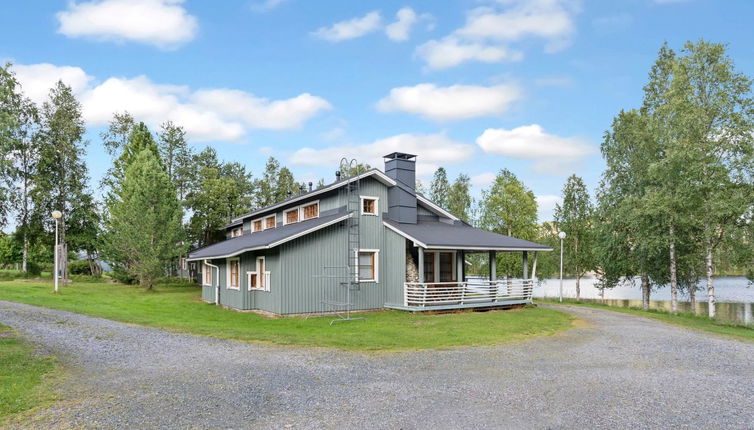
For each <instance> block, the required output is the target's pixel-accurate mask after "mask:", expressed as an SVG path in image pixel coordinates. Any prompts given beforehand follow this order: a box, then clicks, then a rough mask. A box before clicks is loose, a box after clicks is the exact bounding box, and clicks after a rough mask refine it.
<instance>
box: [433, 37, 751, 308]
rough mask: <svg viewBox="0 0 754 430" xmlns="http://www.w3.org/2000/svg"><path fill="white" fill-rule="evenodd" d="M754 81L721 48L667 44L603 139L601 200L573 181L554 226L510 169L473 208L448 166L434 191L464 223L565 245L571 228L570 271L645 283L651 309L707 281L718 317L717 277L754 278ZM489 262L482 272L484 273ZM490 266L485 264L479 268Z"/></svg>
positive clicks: (502, 267)
mask: <svg viewBox="0 0 754 430" xmlns="http://www.w3.org/2000/svg"><path fill="white" fill-rule="evenodd" d="M751 84H752V82H751V79H750V78H749V77H747V76H745V75H744V74H742V73H739V72H737V71H736V69H735V66H734V64H733V61H732V60H731V59H730V57H729V56H728V55H727V54H726V47H725V45H723V44H717V43H710V42H706V41H704V40H701V41H699V42H696V43H691V42H688V43H686V44H685V45H684V47H683V49H682V50H681V51H680V52H675V51H674V50H672V49H671V48H669V47H668V46H667V45H664V46H663V47H662V48H661V49H660V51H659V54H658V58H657V60H656V62H655V63H654V65H653V66H652V68H651V71H650V73H649V79H648V82H647V84H646V85H645V86H644V89H643V92H644V97H643V101H642V105H641V106H640V107H638V108H635V109H629V110H622V111H620V112H619V113H618V115H617V116H616V117H615V119H614V120H613V122H612V125H611V127H610V128H609V129H608V130H607V131H606V132H605V136H604V140H603V142H602V145H601V153H602V156H603V158H604V160H605V163H606V169H605V171H604V172H603V173H602V178H601V181H600V183H599V186H598V188H597V190H596V193H595V196H594V199H592V197H591V196H590V194H589V191H588V189H587V187H586V185H585V184H584V181H583V180H582V179H581V178H580V177H578V176H576V175H572V176H570V177H569V178H568V179H567V181H566V183H565V185H564V187H563V191H562V203H560V204H558V205H557V206H556V208H555V213H554V220H553V222H545V223H542V224H538V223H537V215H536V213H537V203H536V200H535V197H534V194H533V193H532V192H531V190H529V189H528V188H527V187H526V186H525V185H524V184H523V183H522V182H521V181H520V180H518V178H516V176H515V175H514V174H512V173H511V172H510V171H508V170H505V169H504V170H501V171H500V172H499V173H498V174H497V176H496V178H495V181H494V182H493V184H492V185H491V186H490V187H489V188H487V189H486V190H484V191H483V192H482V196H481V198H480V200H479V201H478V202H475V203H472V201H471V198H470V195H469V193H468V177H467V176H466V175H459V177H458V178H457V179H456V181H455V182H454V183H452V184H451V183H450V182H449V181H448V179H447V173H446V171H445V170H444V169H442V168H440V169H438V170H437V172H436V173H435V176H434V178H433V181H432V183H431V185H430V189H429V194H430V196H431V197H432V198H433V199H434V200H435V201H436V202H438V203H440V204H442V205H444V207H445V208H447V209H449V210H451V212H454V213H455V214H456V215H458V216H459V217H460V218H462V219H463V220H465V221H467V222H470V223H472V224H474V225H477V226H479V227H482V228H486V229H489V230H492V231H495V232H497V233H501V234H505V235H509V236H515V237H518V238H521V239H527V240H535V241H539V242H541V243H545V244H549V245H550V246H552V247H553V248H554V249H558V248H559V245H560V242H559V241H560V240H559V239H558V237H557V233H558V232H560V231H564V232H566V234H567V236H566V238H565V240H564V244H563V245H564V266H565V268H566V271H567V273H568V274H570V275H571V276H573V277H575V278H576V295H577V298H578V297H579V296H580V280H581V278H582V277H583V276H584V275H585V274H586V273H589V272H593V273H595V274H596V276H597V279H598V282H597V287H598V288H600V289H601V290H602V291H603V292H604V289H608V288H613V287H615V286H617V285H619V284H621V283H634V282H637V283H638V284H639V286H640V288H641V291H642V301H643V306H644V308H645V309H647V308H648V307H649V300H650V295H651V292H652V290H653V289H656V288H658V287H660V286H665V285H669V286H670V291H671V309H672V311H673V312H676V311H677V310H678V294H679V292H681V291H685V292H687V293H688V295H689V297H690V301H691V306H692V309H694V308H695V305H696V294H697V288H698V285H699V283H700V281H703V282H704V284H705V292H706V296H707V302H708V304H709V306H708V308H709V315H710V316H711V317H714V316H715V302H716V299H715V291H714V279H713V277H714V275H715V273H718V272H719V271H720V270H723V271H739V272H740V273H742V274H745V275H747V276H748V277H749V278H750V279H752V278H754V220H753V219H754V179H753V178H754V140H753V136H754V98H752V94H751ZM542 257H543V258H542V259H540V262H539V267H538V273H539V274H540V275H541V276H544V277H547V276H550V275H552V274H554V273H555V272H556V270H557V266H558V263H559V261H558V259H559V255H558V253H556V252H553V253H550V254H547V253H545V255H543V256H542ZM483 264H484V263H479V264H478V265H480V266H483ZM521 264H522V263H521V261H520V256H515V257H514V256H511V255H503V256H499V257H498V261H497V270H498V273H504V274H508V275H510V274H520V273H521ZM480 269H482V270H485V269H486V267H480Z"/></svg>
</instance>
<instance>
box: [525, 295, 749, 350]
mask: <svg viewBox="0 0 754 430" xmlns="http://www.w3.org/2000/svg"><path fill="white" fill-rule="evenodd" d="M536 301H537V302H541V303H554V304H557V303H558V301H557V300H554V299H536ZM563 303H564V304H569V305H578V306H586V307H591V308H599V309H608V310H611V311H615V312H621V313H624V314H631V315H638V316H642V317H646V318H652V319H655V320H658V321H662V322H665V323H668V324H674V325H678V326H683V327H688V328H691V329H694V330H701V331H706V332H710V333H715V334H718V335H722V336H726V337H730V338H733V339H737V340H743V341H748V342H754V327H752V326H746V325H743V324H736V323H733V322H727V321H720V320H717V319H713V318H710V317H707V316H704V315H696V314H694V313H691V312H680V313H677V314H672V313H670V312H667V311H664V310H658V309H650V310H648V311H645V310H643V309H640V308H633V307H632V308H622V307H617V306H608V305H603V304H600V303H591V302H581V301H577V300H575V299H563Z"/></svg>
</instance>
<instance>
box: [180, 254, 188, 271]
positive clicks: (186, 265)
mask: <svg viewBox="0 0 754 430" xmlns="http://www.w3.org/2000/svg"><path fill="white" fill-rule="evenodd" d="M180 265H181V270H186V269H187V268H188V263H186V257H181V263H180Z"/></svg>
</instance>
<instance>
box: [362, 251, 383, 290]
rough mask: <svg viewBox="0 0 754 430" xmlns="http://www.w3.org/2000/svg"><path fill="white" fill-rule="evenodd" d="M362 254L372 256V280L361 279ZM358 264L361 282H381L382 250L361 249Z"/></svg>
mask: <svg viewBox="0 0 754 430" xmlns="http://www.w3.org/2000/svg"><path fill="white" fill-rule="evenodd" d="M361 254H372V275H373V276H372V279H361V264H360V263H361V259H360V258H361ZM356 264H357V265H358V274H359V282H370V283H375V284H377V283H379V282H380V250H379V249H359V251H358V253H357V254H356Z"/></svg>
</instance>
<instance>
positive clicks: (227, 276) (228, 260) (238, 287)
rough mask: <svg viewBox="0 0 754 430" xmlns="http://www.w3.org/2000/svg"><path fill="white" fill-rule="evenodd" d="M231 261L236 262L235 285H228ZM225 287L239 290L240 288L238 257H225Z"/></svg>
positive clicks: (239, 260) (239, 261)
mask: <svg viewBox="0 0 754 430" xmlns="http://www.w3.org/2000/svg"><path fill="white" fill-rule="evenodd" d="M233 263H237V264H238V268H237V269H236V277H237V285H235V286H234V285H230V278H231V275H232V273H231V270H230V266H231V264H233ZM225 289H226V290H240V289H241V259H240V258H238V257H234V258H226V259H225Z"/></svg>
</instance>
